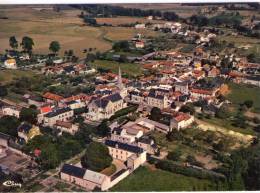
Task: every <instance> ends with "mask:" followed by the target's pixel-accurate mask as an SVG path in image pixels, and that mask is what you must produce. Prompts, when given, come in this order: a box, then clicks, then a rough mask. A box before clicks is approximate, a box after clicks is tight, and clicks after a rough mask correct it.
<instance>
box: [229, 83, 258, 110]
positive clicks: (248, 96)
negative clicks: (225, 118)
mask: <svg viewBox="0 0 260 193" xmlns="http://www.w3.org/2000/svg"><path fill="white" fill-rule="evenodd" d="M228 86H229V88H230V93H229V94H228V95H227V99H228V100H230V101H231V102H232V103H233V104H235V105H239V104H241V103H243V102H244V101H245V100H252V101H253V102H254V104H253V111H256V112H260V100H259V96H260V88H259V87H255V86H250V85H245V84H235V83H229V84H228ZM241 91H243V92H241Z"/></svg>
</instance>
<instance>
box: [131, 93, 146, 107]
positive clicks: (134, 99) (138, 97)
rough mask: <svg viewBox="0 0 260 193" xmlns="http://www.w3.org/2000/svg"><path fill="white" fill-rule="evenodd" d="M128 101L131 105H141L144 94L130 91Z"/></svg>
mask: <svg viewBox="0 0 260 193" xmlns="http://www.w3.org/2000/svg"><path fill="white" fill-rule="evenodd" d="M129 99H130V102H131V103H134V104H143V103H144V101H145V94H144V93H142V92H141V91H130V92H129Z"/></svg>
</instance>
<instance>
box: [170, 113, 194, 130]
mask: <svg viewBox="0 0 260 193" xmlns="http://www.w3.org/2000/svg"><path fill="white" fill-rule="evenodd" d="M193 122H194V117H193V116H192V115H188V114H186V113H181V112H180V113H177V114H175V115H173V117H172V119H171V122H170V127H171V129H177V130H178V131H179V130H180V129H183V128H186V127H188V126H189V125H191V124H192V123H193Z"/></svg>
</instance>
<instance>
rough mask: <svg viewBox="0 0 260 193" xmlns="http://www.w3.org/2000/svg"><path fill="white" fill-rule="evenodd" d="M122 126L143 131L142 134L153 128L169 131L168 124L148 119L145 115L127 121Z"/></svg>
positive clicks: (159, 130)
mask: <svg viewBox="0 0 260 193" xmlns="http://www.w3.org/2000/svg"><path fill="white" fill-rule="evenodd" d="M122 128H134V129H137V130H141V131H143V133H144V134H145V133H148V132H150V131H154V130H155V131H158V132H161V133H168V132H169V131H171V129H170V127H169V126H168V125H165V124H162V123H159V122H156V121H153V120H150V119H148V118H146V117H141V118H139V119H137V120H136V121H134V122H132V121H129V122H128V123H126V124H125V125H123V126H122Z"/></svg>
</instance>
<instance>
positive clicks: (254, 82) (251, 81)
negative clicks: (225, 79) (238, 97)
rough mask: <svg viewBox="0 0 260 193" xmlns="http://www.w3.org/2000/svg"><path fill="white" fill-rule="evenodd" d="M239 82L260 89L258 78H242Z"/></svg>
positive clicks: (259, 78)
mask: <svg viewBox="0 0 260 193" xmlns="http://www.w3.org/2000/svg"><path fill="white" fill-rule="evenodd" d="M241 82H243V83H245V84H251V85H255V86H258V87H260V76H257V75H256V76H244V78H242V79H241Z"/></svg>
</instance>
